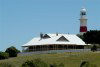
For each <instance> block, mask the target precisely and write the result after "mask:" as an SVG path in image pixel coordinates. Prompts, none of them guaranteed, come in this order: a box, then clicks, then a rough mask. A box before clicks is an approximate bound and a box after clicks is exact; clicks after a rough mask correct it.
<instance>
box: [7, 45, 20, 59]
mask: <svg viewBox="0 0 100 67" xmlns="http://www.w3.org/2000/svg"><path fill="white" fill-rule="evenodd" d="M5 52H7V53H9V57H16V56H17V54H18V53H19V52H20V51H19V50H18V49H16V48H15V47H13V46H11V47H9V48H7V49H6V51H5Z"/></svg>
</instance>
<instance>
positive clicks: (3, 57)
mask: <svg viewBox="0 0 100 67" xmlns="http://www.w3.org/2000/svg"><path fill="white" fill-rule="evenodd" d="M7 58H9V54H8V53H6V52H0V60H2V59H7Z"/></svg>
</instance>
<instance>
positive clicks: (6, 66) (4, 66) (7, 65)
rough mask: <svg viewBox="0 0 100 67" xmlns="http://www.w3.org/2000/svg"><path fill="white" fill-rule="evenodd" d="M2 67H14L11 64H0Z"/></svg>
mask: <svg viewBox="0 0 100 67" xmlns="http://www.w3.org/2000/svg"><path fill="white" fill-rule="evenodd" d="M0 67H14V66H13V65H12V64H11V63H0Z"/></svg>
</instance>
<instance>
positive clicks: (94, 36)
mask: <svg viewBox="0 0 100 67" xmlns="http://www.w3.org/2000/svg"><path fill="white" fill-rule="evenodd" d="M83 40H84V41H85V42H86V43H87V44H100V30H90V31H88V32H87V33H84V35H83Z"/></svg>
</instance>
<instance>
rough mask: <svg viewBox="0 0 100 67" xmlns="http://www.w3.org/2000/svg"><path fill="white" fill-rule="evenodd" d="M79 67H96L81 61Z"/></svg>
mask: <svg viewBox="0 0 100 67" xmlns="http://www.w3.org/2000/svg"><path fill="white" fill-rule="evenodd" d="M80 67H97V66H96V65H95V64H91V63H90V62H88V61H83V62H82V63H81V65H80Z"/></svg>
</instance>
